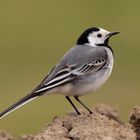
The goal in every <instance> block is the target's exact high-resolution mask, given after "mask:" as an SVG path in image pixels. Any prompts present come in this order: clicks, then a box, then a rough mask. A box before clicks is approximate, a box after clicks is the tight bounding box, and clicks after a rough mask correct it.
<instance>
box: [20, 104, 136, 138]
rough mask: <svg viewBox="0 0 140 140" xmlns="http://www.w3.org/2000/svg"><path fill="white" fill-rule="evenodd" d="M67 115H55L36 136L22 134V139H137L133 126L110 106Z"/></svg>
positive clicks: (101, 106)
mask: <svg viewBox="0 0 140 140" xmlns="http://www.w3.org/2000/svg"><path fill="white" fill-rule="evenodd" d="M81 112H82V115H77V114H75V113H74V112H71V113H68V114H67V115H66V116H65V117H63V118H59V117H55V118H54V119H53V121H52V123H50V124H49V125H46V126H45V128H44V129H43V130H42V131H41V132H40V133H39V134H38V135H36V136H32V135H26V136H22V138H21V139H22V140H136V134H135V132H134V131H133V130H132V128H131V127H132V126H130V125H125V124H123V123H122V122H121V121H120V119H119V118H118V111H117V110H116V109H112V108H111V107H109V106H105V105H100V106H97V107H95V108H94V109H93V114H88V113H87V112H85V111H82V110H81Z"/></svg>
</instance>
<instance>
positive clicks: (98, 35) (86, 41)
mask: <svg viewBox="0 0 140 140" xmlns="http://www.w3.org/2000/svg"><path fill="white" fill-rule="evenodd" d="M118 33H119V32H109V31H107V30H104V29H102V28H97V27H92V28H89V29H87V30H85V31H84V32H83V33H82V34H81V35H80V37H79V38H78V40H77V45H89V46H92V47H98V46H108V41H109V38H110V37H111V36H113V35H116V34H118Z"/></svg>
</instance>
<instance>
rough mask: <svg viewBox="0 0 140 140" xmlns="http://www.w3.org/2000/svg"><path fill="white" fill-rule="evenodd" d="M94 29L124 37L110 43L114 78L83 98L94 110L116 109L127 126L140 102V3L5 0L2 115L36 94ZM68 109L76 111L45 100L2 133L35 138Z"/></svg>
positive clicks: (0, 24)
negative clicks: (98, 106)
mask: <svg viewBox="0 0 140 140" xmlns="http://www.w3.org/2000/svg"><path fill="white" fill-rule="evenodd" d="M92 26H97V27H102V28H104V29H107V30H109V31H120V32H121V33H120V34H119V35H118V36H115V37H114V38H112V39H111V40H110V45H111V46H112V47H113V49H114V52H115V65H114V70H113V73H112V76H111V77H110V79H109V80H108V82H107V83H106V84H105V85H104V86H103V87H102V88H101V89H100V90H98V91H97V92H96V93H94V94H90V95H88V96H85V97H82V98H81V99H82V100H83V101H84V102H85V103H86V104H87V105H88V106H90V107H92V106H94V105H96V104H98V103H106V104H109V105H111V106H115V107H117V108H118V109H119V110H120V114H121V118H122V119H123V120H125V121H128V115H129V113H130V111H131V110H132V108H133V106H135V105H138V104H139V102H140V94H139V90H140V86H139V82H140V75H139V72H140V64H139V60H140V39H139V34H140V1H139V0H134V1H132V0H123V1H122V0H117V1H113V0H108V1H103V0H102V1H101V0H86V1H84V0H77V1H76V0H71V1H66V0H59V1H57V0H40V1H39V0H38V1H37V0H24V1H21V0H17V1H16V0H12V1H11V0H5V1H2V0H1V1H0V85H1V86H0V88H1V90H0V111H2V110H3V109H5V108H6V107H8V106H10V105H11V104H12V103H14V102H15V101H17V100H18V99H20V98H21V97H23V96H25V95H26V94H27V93H29V92H30V91H31V90H33V89H34V87H36V86H37V85H38V83H39V82H40V81H41V80H42V79H43V78H44V76H46V74H47V73H48V72H49V71H50V69H51V68H52V67H53V66H54V65H55V64H56V63H57V61H58V59H60V58H61V57H62V56H63V54H64V53H65V52H66V51H67V50H68V49H70V48H71V47H72V46H73V45H74V44H75V41H76V39H77V37H78V36H79V35H80V34H81V33H82V32H83V31H84V30H85V29H86V28H88V27H92ZM77 106H79V104H77ZM79 107H80V106H79ZM68 110H72V107H71V106H70V105H69V103H68V102H67V101H66V99H65V98H64V97H63V96H59V95H52V96H48V97H41V98H39V99H37V100H35V101H33V102H30V103H29V104H27V105H25V106H23V107H22V108H20V109H18V110H17V111H15V112H13V113H12V114H10V115H8V116H7V117H5V118H3V119H2V120H0V129H5V130H7V131H8V132H9V133H11V134H12V135H14V136H15V137H19V136H20V135H21V134H25V133H33V134H36V133H37V132H38V131H40V129H41V128H42V127H43V126H44V124H45V123H49V122H50V121H51V120H52V118H53V117H54V116H56V115H57V116H63V115H64V114H65V113H66V112H67V111H68Z"/></svg>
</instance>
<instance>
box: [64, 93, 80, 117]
mask: <svg viewBox="0 0 140 140" xmlns="http://www.w3.org/2000/svg"><path fill="white" fill-rule="evenodd" d="M66 99H67V100H68V101H69V103H70V104H71V105H72V107H73V108H74V109H75V111H76V112H77V114H78V115H80V112H79V111H78V109H77V108H76V106H75V105H74V104H73V102H72V101H71V99H70V97H69V96H66Z"/></svg>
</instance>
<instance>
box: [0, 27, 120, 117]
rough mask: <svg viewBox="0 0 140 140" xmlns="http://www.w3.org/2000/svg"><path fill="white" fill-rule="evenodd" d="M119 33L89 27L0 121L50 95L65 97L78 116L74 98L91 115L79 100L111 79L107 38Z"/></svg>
mask: <svg viewBox="0 0 140 140" xmlns="http://www.w3.org/2000/svg"><path fill="white" fill-rule="evenodd" d="M118 33H119V32H109V31H107V30H105V29H103V28H99V27H90V28H88V29H86V30H85V31H84V32H83V33H82V34H81V35H80V36H79V38H78V39H77V41H76V43H75V45H74V47H72V48H71V49H70V50H69V51H68V52H66V54H64V56H63V57H62V58H61V59H60V61H59V62H58V63H57V64H56V65H55V66H54V68H53V69H52V70H51V71H50V72H49V74H48V75H47V76H46V77H45V78H44V79H43V80H42V81H41V82H40V84H39V85H38V86H37V87H36V88H35V89H34V90H33V91H32V92H30V93H29V94H27V95H26V96H25V97H23V98H22V99H20V100H19V101H17V102H16V103H14V104H13V105H12V106H10V107H9V108H7V109H6V110H4V111H3V112H1V113H0V119H1V118H3V117H4V116H6V115H8V114H9V113H11V112H12V111H14V110H16V109H17V108H19V107H21V106H22V105H24V104H26V103H28V102H30V101H32V100H34V99H36V98H38V97H40V96H42V95H50V94H61V95H64V96H65V98H66V99H67V100H68V102H69V103H70V104H71V105H72V107H73V109H74V110H75V111H76V113H77V114H78V115H80V114H81V113H80V111H79V110H78V109H77V107H76V106H75V105H74V103H73V102H72V100H71V97H73V98H74V99H75V100H76V101H77V102H79V103H80V104H81V105H82V106H83V107H84V108H85V109H86V110H87V111H88V112H89V113H90V114H91V113H92V111H91V110H90V109H89V108H88V107H87V106H86V105H85V104H84V103H83V102H82V101H81V100H80V99H79V97H80V96H83V95H87V94H89V93H92V92H95V91H96V90H97V89H99V88H100V87H101V86H102V85H103V84H104V83H105V82H106V80H107V79H108V78H109V76H110V75H111V72H112V69H113V64H114V53H113V49H112V48H111V47H110V46H109V39H110V37H112V36H114V35H116V34H118Z"/></svg>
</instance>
